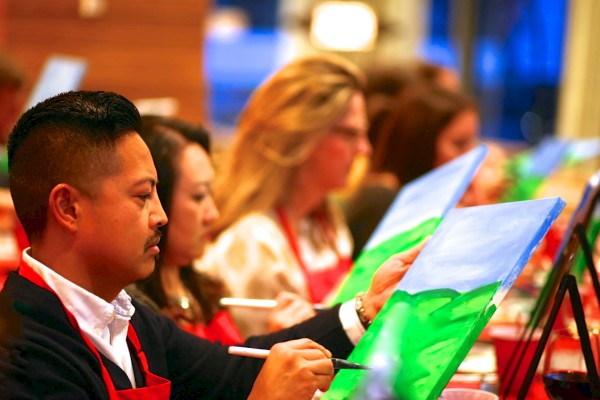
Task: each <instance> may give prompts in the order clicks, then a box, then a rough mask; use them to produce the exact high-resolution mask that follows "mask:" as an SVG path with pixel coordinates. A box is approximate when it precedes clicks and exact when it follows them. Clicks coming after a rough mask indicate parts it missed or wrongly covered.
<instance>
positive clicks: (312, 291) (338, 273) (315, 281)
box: [275, 208, 352, 303]
mask: <svg viewBox="0 0 600 400" xmlns="http://www.w3.org/2000/svg"><path fill="white" fill-rule="evenodd" d="M275 211H276V213H277V217H278V218H279V223H280V224H281V226H282V228H283V232H284V233H285V236H286V238H287V241H288V243H289V245H290V247H291V248H292V251H293V252H294V255H295V256H296V260H297V261H298V264H299V265H300V268H301V269H302V272H303V273H304V277H305V279H306V285H307V288H308V293H309V296H310V301H312V302H313V303H321V302H322V301H323V300H324V299H325V297H326V296H327V295H328V294H329V293H330V292H331V290H333V288H335V287H336V286H337V285H338V283H339V282H340V280H341V279H342V278H343V277H344V276H345V275H346V274H347V273H348V271H349V270H350V268H351V267H352V259H351V258H350V257H340V256H338V262H337V265H335V266H334V267H333V268H328V269H325V270H322V271H310V270H309V269H308V268H306V265H305V264H304V261H303V260H302V255H301V254H300V248H299V247H298V240H297V239H296V234H295V233H294V230H293V229H292V226H291V225H290V222H289V220H288V218H287V216H286V215H285V212H283V210H282V209H281V208H278V209H276V210H275ZM331 245H332V246H335V243H331Z"/></svg>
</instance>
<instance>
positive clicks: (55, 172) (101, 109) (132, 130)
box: [0, 91, 417, 399]
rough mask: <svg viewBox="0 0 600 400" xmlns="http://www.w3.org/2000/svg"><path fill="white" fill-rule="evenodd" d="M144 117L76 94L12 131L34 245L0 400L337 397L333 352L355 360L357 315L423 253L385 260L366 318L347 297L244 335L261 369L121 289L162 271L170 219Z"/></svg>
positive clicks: (17, 284) (17, 189)
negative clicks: (158, 267)
mask: <svg viewBox="0 0 600 400" xmlns="http://www.w3.org/2000/svg"><path fill="white" fill-rule="evenodd" d="M141 123H142V122H141V119H140V116H139V113H138V111H137V109H136V108H135V106H134V105H133V104H132V103H131V102H130V101H128V100H127V99H125V98H124V97H122V96H120V95H118V94H115V93H109V92H87V91H79V92H69V93H63V94H60V95H58V96H55V97H53V98H50V99H48V100H45V101H44V102H42V103H40V104H38V105H37V106H35V107H33V108H32V109H30V110H29V111H27V112H26V113H25V114H24V115H23V116H22V117H21V119H20V120H19V122H18V123H17V125H16V126H15V128H14V130H13V132H12V133H11V136H10V139H9V146H8V154H9V179H10V190H11V195H12V197H13V200H14V204H15V208H16V211H17V214H18V216H19V218H20V220H21V222H22V224H23V227H24V229H25V231H26V232H27V236H28V238H29V241H30V243H31V247H30V248H29V249H26V250H25V251H24V252H23V256H22V260H21V263H20V265H19V269H18V271H16V272H13V273H11V275H10V276H9V278H8V280H7V281H6V285H5V288H4V290H3V291H2V292H1V293H0V309H1V310H8V312H6V313H5V314H9V315H10V317H11V321H12V323H13V324H16V325H17V326H13V328H14V329H10V330H9V332H4V333H3V336H2V337H1V338H0V398H61V399H64V398H77V399H80V398H90V399H125V398H127V399H135V398H140V399H141V398H143V399H153V398H157V399H167V398H174V399H185V398H202V399H238V398H239V399H242V398H249V399H289V398H295V399H296V398H297V399H310V398H311V397H312V395H313V394H314V392H315V391H316V390H317V389H320V390H327V388H328V387H329V384H330V382H331V378H332V375H333V365H332V363H331V361H330V360H329V357H331V356H332V355H334V356H336V357H346V356H347V355H348V354H349V353H350V351H351V350H352V348H353V343H355V342H356V341H357V340H358V338H359V337H360V335H361V333H362V332H364V331H362V332H361V320H360V319H359V317H362V322H365V321H366V320H368V319H372V318H374V317H375V315H376V314H377V312H378V311H379V309H381V307H382V306H383V304H384V303H385V301H386V300H387V298H388V297H389V296H390V295H391V293H392V291H393V290H394V288H395V286H396V285H397V283H398V281H399V280H400V279H401V277H402V276H403V275H404V273H405V272H406V270H407V268H408V266H409V265H410V263H411V262H412V260H413V259H414V257H416V253H417V251H413V252H411V253H408V254H405V255H399V256H395V257H393V258H392V259H391V260H390V261H388V262H386V263H384V264H383V265H382V267H381V268H380V273H379V274H378V275H377V276H376V278H375V279H374V281H373V284H372V287H371V289H370V290H369V291H368V292H367V293H365V294H364V296H363V297H362V305H363V306H364V307H363V308H362V309H360V310H359V311H358V312H355V310H354V304H350V303H352V302H350V303H348V304H344V305H342V306H336V307H334V308H332V309H331V310H329V311H326V312H323V313H321V314H320V315H318V316H316V317H315V318H313V319H311V320H308V321H306V322H304V323H302V324H299V325H296V326H294V327H292V328H290V329H287V330H284V331H281V332H278V333H275V334H272V335H267V336H257V337H253V338H250V339H248V341H247V342H246V344H245V345H246V346H250V347H258V348H265V349H269V348H270V349H271V353H270V355H269V356H268V357H267V359H266V360H265V361H263V360H254V359H248V358H244V357H237V356H230V355H228V354H227V347H225V346H220V345H218V344H212V343H209V342H208V341H206V340H203V339H199V338H197V337H195V336H193V335H191V334H188V333H186V332H184V331H182V330H180V329H178V328H177V326H176V325H175V324H174V323H173V322H172V321H171V320H170V319H168V318H166V317H163V316H159V315H156V314H155V313H154V312H152V311H151V310H150V309H148V308H146V307H145V306H142V305H141V304H139V303H137V302H135V301H132V300H131V299H130V297H129V296H128V295H127V293H126V292H125V291H124V290H123V288H124V287H125V286H127V285H128V284H130V283H132V282H135V281H137V280H139V279H142V278H145V277H147V276H148V275H149V274H150V273H151V272H152V270H153V269H154V264H155V257H156V256H157V255H158V253H159V249H158V246H157V244H158V243H159V240H160V234H159V228H160V227H161V226H163V225H165V224H166V223H167V217H166V215H165V213H164V211H163V208H162V206H161V204H160V201H159V199H158V196H157V194H156V185H157V184H158V182H157V175H156V170H155V167H154V163H153V161H152V157H151V155H150V151H149V149H148V147H147V146H146V144H145V143H144V141H143V140H142V138H141V137H140V136H139V134H138V132H139V131H140V128H141ZM348 309H350V310H351V312H352V314H353V316H354V321H352V320H348V319H347V318H345V317H344V316H343V314H344V313H345V312H346V313H347V310H348ZM344 310H346V311H344ZM359 314H360V315H359ZM4 319H5V315H2V320H4ZM346 321H350V322H349V323H348V322H346ZM0 322H2V321H1V320H0ZM0 326H2V324H1V323H0Z"/></svg>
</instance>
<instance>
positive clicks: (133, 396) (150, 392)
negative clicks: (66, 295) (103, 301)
mask: <svg viewBox="0 0 600 400" xmlns="http://www.w3.org/2000/svg"><path fill="white" fill-rule="evenodd" d="M19 275H21V276H22V277H23V278H25V279H27V280H29V281H31V282H32V283H34V284H36V285H37V286H39V287H41V288H44V289H47V290H49V291H50V292H52V293H54V294H56V292H54V290H52V288H51V287H50V286H48V284H47V283H46V282H45V281H44V280H43V279H42V277H40V276H39V275H38V274H37V273H36V272H35V271H34V270H33V269H32V268H31V267H30V266H29V265H27V263H25V262H24V261H23V260H21V263H20V266H19ZM59 300H60V299H59ZM61 304H62V303H61ZM63 309H64V310H65V313H66V314H67V318H68V319H69V323H70V324H71V326H72V327H73V329H75V330H76V331H77V332H79V334H80V335H81V337H82V338H83V340H84V341H85V343H86V344H87V346H88V347H89V349H90V350H91V352H92V353H94V355H95V356H96V358H97V359H98V362H99V363H100V368H101V369H102V380H103V381H104V384H105V385H106V390H107V392H108V398H109V399H111V400H142V399H148V400H155V399H156V400H166V399H168V398H169V397H170V395H171V382H170V381H169V380H168V379H165V378H162V377H160V376H158V375H155V374H153V373H152V372H150V369H149V367H148V359H147V358H146V355H145V354H144V351H143V350H142V346H141V344H140V341H139V339H138V336H137V334H136V333H135V329H134V328H133V325H131V323H130V324H129V328H128V329H127V340H129V342H130V343H131V344H132V345H133V347H134V349H135V351H136V353H137V359H138V362H139V366H140V369H141V370H142V373H143V374H144V378H145V380H146V386H145V387H142V388H137V389H125V390H117V389H115V385H114V384H113V382H112V379H111V377H110V375H109V373H108V370H107V369H106V367H105V366H104V363H103V362H102V357H100V353H99V352H98V350H97V349H96V347H95V346H94V345H93V344H92V342H91V341H90V340H89V339H88V338H87V336H86V335H85V334H84V333H83V332H82V331H81V329H80V328H79V324H78V323H77V320H76V319H75V316H74V315H73V314H72V313H71V312H70V311H69V310H67V308H66V307H65V306H64V305H63Z"/></svg>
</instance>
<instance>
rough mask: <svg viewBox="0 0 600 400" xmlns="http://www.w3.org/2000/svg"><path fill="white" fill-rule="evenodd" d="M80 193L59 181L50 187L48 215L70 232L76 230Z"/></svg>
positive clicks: (78, 217)
mask: <svg viewBox="0 0 600 400" xmlns="http://www.w3.org/2000/svg"><path fill="white" fill-rule="evenodd" d="M80 196H81V193H80V192H79V191H78V190H77V189H75V188H74V187H73V186H71V185H68V184H66V183H60V184H58V185H56V186H54V188H53V189H52V191H51V192H50V196H49V199H48V211H49V214H50V216H51V217H52V218H53V219H54V220H55V221H56V222H57V223H58V224H59V225H61V226H63V227H65V228H66V229H68V230H69V231H71V232H74V231H76V230H77V225H78V220H79V219H80V217H81V215H80V208H79V207H80V204H79V200H80Z"/></svg>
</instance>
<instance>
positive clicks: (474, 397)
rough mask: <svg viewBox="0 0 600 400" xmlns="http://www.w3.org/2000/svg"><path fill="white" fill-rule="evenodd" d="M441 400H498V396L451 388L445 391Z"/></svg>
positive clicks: (482, 391)
mask: <svg viewBox="0 0 600 400" xmlns="http://www.w3.org/2000/svg"><path fill="white" fill-rule="evenodd" d="M439 400H498V396H497V395H495V394H494V393H492V392H487V391H485V390H481V389H467V388H451V389H444V391H443V392H442V394H441V396H440V397H439Z"/></svg>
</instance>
